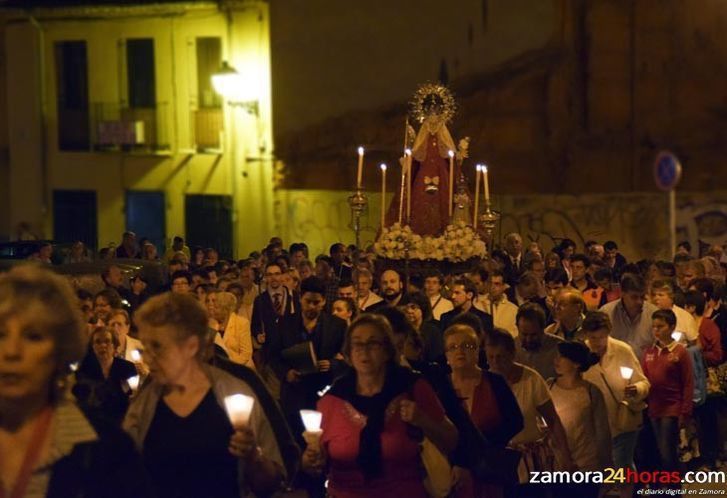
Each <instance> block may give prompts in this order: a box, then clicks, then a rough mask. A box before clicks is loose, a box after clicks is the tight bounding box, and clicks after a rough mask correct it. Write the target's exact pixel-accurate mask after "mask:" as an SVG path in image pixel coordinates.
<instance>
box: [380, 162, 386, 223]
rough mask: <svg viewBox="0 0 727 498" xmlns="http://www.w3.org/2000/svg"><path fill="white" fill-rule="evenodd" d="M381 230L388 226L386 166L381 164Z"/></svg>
mask: <svg viewBox="0 0 727 498" xmlns="http://www.w3.org/2000/svg"><path fill="white" fill-rule="evenodd" d="M380 168H381V228H382V229H383V228H384V227H385V226H386V203H385V202H384V201H385V200H386V165H385V164H383V163H382V164H381V166H380Z"/></svg>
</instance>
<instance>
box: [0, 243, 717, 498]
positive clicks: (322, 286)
mask: <svg viewBox="0 0 727 498" xmlns="http://www.w3.org/2000/svg"><path fill="white" fill-rule="evenodd" d="M79 244H80V243H78V244H76V245H74V248H73V250H72V251H71V253H69V255H68V258H67V259H68V262H71V263H73V262H82V261H84V260H85V258H86V257H87V254H86V252H85V249H84V248H83V246H82V244H80V245H79ZM690 252H691V247H689V244H688V243H682V244H680V246H679V247H678V248H677V253H676V255H675V256H674V258H673V260H670V261H647V260H644V261H638V262H631V263H630V262H628V261H627V260H626V259H625V258H624V256H623V255H621V254H620V252H619V249H618V246H617V244H616V243H614V242H613V241H607V242H605V243H603V244H600V243H598V242H595V241H588V242H586V243H585V244H584V246H583V247H582V248H579V247H577V245H576V243H575V242H573V241H571V240H568V239H565V240H563V241H561V242H560V243H559V244H558V245H557V246H556V247H554V248H553V249H552V251H550V252H546V251H545V250H544V249H543V248H541V247H540V246H539V245H538V244H537V243H532V244H530V245H528V246H527V247H526V246H525V245H524V244H523V241H522V238H521V237H520V236H519V235H518V234H514V233H513V234H509V235H507V237H506V238H505V240H504V244H503V246H502V248H499V249H495V250H493V251H492V252H491V254H490V255H489V257H488V258H486V259H485V260H482V261H479V262H477V263H476V264H475V263H473V265H472V268H470V269H469V270H468V271H467V272H466V273H457V274H454V273H451V274H448V273H443V272H442V271H440V269H437V268H436V267H434V266H432V267H431V268H429V269H427V270H426V271H425V272H423V273H419V272H416V273H412V274H410V275H405V274H404V273H403V272H402V271H401V269H400V268H396V267H391V266H382V262H381V261H380V260H377V258H376V257H375V256H374V255H373V253H372V252H369V251H363V250H362V251H359V250H357V248H356V247H353V246H348V247H347V246H346V245H344V244H341V243H335V244H333V245H332V246H331V247H330V250H329V252H328V254H324V255H318V256H316V257H314V258H313V259H311V255H310V254H309V251H308V247H307V246H306V244H305V243H300V242H299V243H293V244H291V245H290V246H288V247H286V246H284V245H283V241H282V240H281V239H279V238H273V239H271V240H270V243H269V245H268V246H267V247H266V248H264V249H263V250H262V251H260V252H254V253H252V254H250V255H249V257H248V258H246V259H243V260H240V261H231V260H226V259H223V258H220V256H219V254H218V252H217V251H216V250H215V249H214V248H193V249H192V250H190V248H189V247H188V246H187V245H186V244H185V241H184V240H183V239H182V238H181V237H175V238H174V240H173V244H172V247H170V248H169V250H167V251H166V252H165V253H164V255H163V256H161V257H159V256H158V255H157V249H156V248H155V247H154V246H153V244H151V243H150V242H148V241H142V242H141V243H139V242H137V239H136V236H135V234H133V233H131V232H127V233H125V234H124V235H123V239H122V242H121V244H120V245H119V246H118V248H116V249H115V251H109V250H106V251H104V254H100V255H99V256H100V258H101V259H106V258H108V259H109V261H108V264H107V265H106V266H105V267H104V269H103V271H102V273H101V275H100V280H101V281H102V282H103V289H101V290H98V291H96V292H91V289H83V288H75V289H74V288H72V285H71V282H70V281H69V280H68V279H65V278H63V277H60V276H57V275H55V274H54V273H53V272H51V271H49V270H48V269H47V268H44V267H43V265H42V264H35V265H21V266H18V267H17V268H14V269H12V270H11V271H9V272H7V273H5V274H3V275H0V456H1V457H0V496H12V497H16V496H17V497H19V496H49V497H56V496H63V497H65V496H69V497H70V496H93V497H107V496H108V497H112V496H113V497H121V496H138V497H146V496H150V497H151V496H157V497H160V498H166V497H170V498H172V497H174V498H182V497H190V498H191V497H203V496H205V497H206V496H210V497H227V496H229V497H233V496H245V495H246V494H253V495H255V496H311V497H317V496H321V497H322V496H330V497H335V498H358V497H365V496H379V497H387V496H391V497H399V496H407V497H409V496H411V497H422V498H424V497H445V496H454V497H461V498H469V497H478V498H484V497H504V496H508V497H510V496H523V497H527V496H554V497H561V496H585V497H588V496H592V497H598V496H603V495H604V494H605V493H610V494H613V495H619V496H622V497H626V496H632V494H633V493H634V492H635V489H634V486H632V485H627V484H622V485H618V486H614V487H610V488H609V487H607V486H605V485H599V484H593V483H591V484H579V485H569V484H558V485H539V484H534V483H531V482H529V481H530V478H531V476H532V475H533V474H532V472H534V471H555V470H564V471H571V472H572V471H598V470H603V469H606V468H624V469H639V470H654V471H664V472H673V471H679V470H686V469H703V470H723V469H724V468H725V467H724V462H725V460H727V446H726V445H725V442H726V441H727V440H726V439H725V437H724V436H725V430H724V429H725V425H727V402H725V400H726V399H727V398H726V397H725V396H727V366H726V365H727V363H726V361H727V306H725V302H724V300H725V299H724V298H725V265H724V262H723V253H722V248H721V247H718V246H715V247H712V248H709V250H708V251H707V252H706V254H705V255H703V256H702V257H696V256H693V255H692V254H690ZM109 253H111V254H110V255H109ZM48 257H49V255H48V254H44V255H43V257H42V258H38V257H35V258H33V259H36V260H39V261H40V262H41V263H43V262H46V261H45V260H46V259H48ZM115 258H127V259H128V258H139V259H145V260H150V261H158V262H160V264H161V265H162V266H161V267H162V268H163V269H164V275H163V278H162V279H161V280H160V281H151V280H150V279H148V277H147V276H146V275H145V274H143V273H138V274H131V275H125V274H124V272H123V271H122V267H121V266H120V265H117V264H115V263H114V259H115ZM235 394H244V395H246V396H249V397H251V398H252V399H253V400H254V403H253V405H252V411H251V413H250V416H249V419H248V420H246V421H244V422H240V421H239V420H235V419H234V417H232V416H231V415H230V412H229V409H228V408H227V404H226V403H227V402H226V399H227V398H228V397H229V396H232V395H235ZM301 410H316V411H317V413H318V414H319V415H320V428H319V429H318V428H315V427H314V428H311V427H308V426H306V425H304V420H303V418H302V417H301ZM648 486H650V487H663V486H674V484H663V483H662V482H659V481H656V482H652V483H649V484H648ZM677 486H678V485H677Z"/></svg>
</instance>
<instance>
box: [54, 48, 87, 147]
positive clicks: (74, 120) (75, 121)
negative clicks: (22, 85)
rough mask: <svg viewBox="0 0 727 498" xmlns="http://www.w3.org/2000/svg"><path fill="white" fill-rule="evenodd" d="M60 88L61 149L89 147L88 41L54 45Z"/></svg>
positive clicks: (59, 130) (57, 82)
mask: <svg viewBox="0 0 727 498" xmlns="http://www.w3.org/2000/svg"><path fill="white" fill-rule="evenodd" d="M54 52H55V63H56V86H57V89H58V92H57V95H58V101H57V104H58V148H59V149H60V150H69V151H72V150H89V147H90V133H89V105H88V58H87V55H86V42H85V41H62V42H56V43H55V46H54Z"/></svg>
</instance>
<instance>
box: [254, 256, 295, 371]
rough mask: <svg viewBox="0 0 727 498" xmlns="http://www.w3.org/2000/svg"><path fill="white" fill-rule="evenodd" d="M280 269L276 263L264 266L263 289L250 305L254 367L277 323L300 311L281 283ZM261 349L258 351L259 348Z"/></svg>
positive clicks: (262, 358) (277, 330)
mask: <svg viewBox="0 0 727 498" xmlns="http://www.w3.org/2000/svg"><path fill="white" fill-rule="evenodd" d="M282 282H283V272H282V271H281V269H280V266H278V265H277V264H276V263H268V264H267V265H266V266H265V283H266V290H265V292H263V293H262V294H260V295H258V296H257V297H256V298H255V301H253V305H252V320H251V321H250V331H251V332H252V337H253V340H254V344H253V345H254V346H255V348H256V349H257V350H258V351H257V352H256V353H257V354H256V355H255V357H256V358H255V364H256V367H257V368H258V370H262V367H263V365H264V363H265V359H266V358H267V351H268V346H267V344H268V343H269V342H270V341H271V340H272V339H273V338H274V337H275V336H278V335H279V334H280V327H281V324H282V323H283V322H285V321H288V320H292V319H294V317H295V316H296V315H297V314H299V313H300V304H299V303H298V298H297V296H296V295H295V294H294V293H293V292H291V291H290V290H288V289H287V288H286V287H285V286H284V285H283V283H282ZM261 348H262V354H261V353H260V350H261Z"/></svg>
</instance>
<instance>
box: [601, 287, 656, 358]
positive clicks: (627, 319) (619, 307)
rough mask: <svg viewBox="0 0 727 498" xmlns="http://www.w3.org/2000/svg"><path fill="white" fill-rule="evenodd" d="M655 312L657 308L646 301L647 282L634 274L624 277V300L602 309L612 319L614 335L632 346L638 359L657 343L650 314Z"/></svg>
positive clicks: (609, 304)
mask: <svg viewBox="0 0 727 498" xmlns="http://www.w3.org/2000/svg"><path fill="white" fill-rule="evenodd" d="M656 310H657V307H656V306H655V305H653V304H651V303H649V302H647V301H646V282H644V279H643V278H641V277H640V276H639V275H636V274H633V273H624V275H623V277H621V299H618V300H616V301H611V302H610V303H607V304H605V305H603V306H602V307H601V311H603V312H604V313H606V314H607V315H608V317H609V318H610V319H611V324H612V325H613V329H612V331H611V336H612V337H613V338H614V339H618V340H620V341H624V342H625V343H627V344H628V345H629V346H631V348H632V349H633V350H634V353H635V354H636V357H637V358H640V357H641V353H642V350H643V349H644V348H645V347H647V346H651V344H652V343H653V342H654V337H653V335H652V333H651V315H653V314H654V312H655V311H656Z"/></svg>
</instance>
